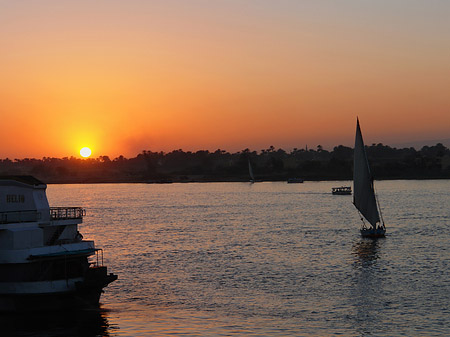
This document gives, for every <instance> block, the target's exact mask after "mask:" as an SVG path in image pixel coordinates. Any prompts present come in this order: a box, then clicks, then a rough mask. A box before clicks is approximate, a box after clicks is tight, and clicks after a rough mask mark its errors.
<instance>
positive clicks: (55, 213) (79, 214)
mask: <svg viewBox="0 0 450 337" xmlns="http://www.w3.org/2000/svg"><path fill="white" fill-rule="evenodd" d="M85 215H86V210H85V209H84V208H82V207H50V219H51V220H67V219H83V216H85Z"/></svg>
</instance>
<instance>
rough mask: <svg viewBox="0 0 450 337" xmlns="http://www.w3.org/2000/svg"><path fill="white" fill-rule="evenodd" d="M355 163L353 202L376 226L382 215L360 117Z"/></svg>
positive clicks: (357, 129) (356, 138) (357, 128)
mask: <svg viewBox="0 0 450 337" xmlns="http://www.w3.org/2000/svg"><path fill="white" fill-rule="evenodd" d="M353 165H354V167H353V203H354V204H355V206H356V208H357V209H358V210H359V211H360V212H361V214H362V215H363V216H364V217H365V218H366V220H367V221H368V222H369V223H370V224H371V225H372V227H373V228H375V226H376V223H377V222H379V221H380V215H379V213H378V208H377V201H376V199H375V192H374V189H373V177H372V174H371V173H370V168H369V162H368V160H367V155H366V150H365V148H364V141H363V138H362V134H361V129H360V127H359V120H358V119H357V120H356V137H355V150H354V159H353Z"/></svg>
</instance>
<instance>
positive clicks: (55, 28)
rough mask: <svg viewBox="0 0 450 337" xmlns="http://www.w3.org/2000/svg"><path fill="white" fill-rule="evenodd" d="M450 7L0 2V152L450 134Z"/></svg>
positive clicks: (110, 151) (100, 151) (387, 0)
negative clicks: (356, 134) (358, 131)
mask: <svg viewBox="0 0 450 337" xmlns="http://www.w3.org/2000/svg"><path fill="white" fill-rule="evenodd" d="M449 17H450V1H447V0H440V1H439V0H423V1H417V0H376V1H375V0H373V1H369V0H342V1H336V0H317V1H312V0H311V1H302V0H277V1H272V0H271V1H269V0H215V1H211V0H164V1H151V0H147V1H143V0H142V1H139V0H127V1H118V0H107V1H106V0H97V1H85V0H77V1H69V0H58V1H48V0H40V1H33V0H29V1H24V0H17V1H13V0H9V1H6V0H0V118H1V119H0V120H1V125H2V131H1V132H0V144H1V146H0V158H7V157H8V158H19V159H20V158H42V157H60V158H62V157H70V156H78V157H79V150H80V149H81V148H82V147H85V146H86V147H90V148H91V149H92V155H93V156H94V157H98V156H103V155H107V156H110V157H112V158H114V157H117V156H119V155H123V156H125V157H134V156H136V155H137V154H139V153H140V152H142V151H143V150H148V151H164V152H170V151H172V150H176V149H183V150H185V151H197V150H210V151H214V150H216V149H219V148H220V149H222V150H227V151H230V152H237V151H239V150H243V149H245V148H249V149H251V150H255V151H259V150H261V149H266V148H268V147H269V146H274V147H275V148H283V149H285V150H290V149H292V148H304V147H305V146H308V148H315V147H316V146H317V145H322V146H323V147H324V148H329V149H332V148H333V147H334V146H337V145H341V144H342V145H346V146H353V141H354V132H355V125H356V117H357V116H359V119H360V122H361V128H362V131H363V135H364V138H365V142H366V144H372V143H383V144H386V145H390V144H401V143H411V142H416V141H422V140H434V139H449V138H450V94H449V88H450V61H449V60H450V20H448V18H449Z"/></svg>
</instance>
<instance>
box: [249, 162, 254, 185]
mask: <svg viewBox="0 0 450 337" xmlns="http://www.w3.org/2000/svg"><path fill="white" fill-rule="evenodd" d="M248 173H249V174H250V182H251V183H254V182H255V176H254V175H253V170H252V164H250V159H249V160H248Z"/></svg>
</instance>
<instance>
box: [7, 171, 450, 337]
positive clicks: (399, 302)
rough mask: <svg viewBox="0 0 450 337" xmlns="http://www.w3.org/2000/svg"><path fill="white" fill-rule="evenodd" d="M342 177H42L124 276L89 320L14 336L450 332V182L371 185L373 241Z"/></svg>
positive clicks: (53, 197)
mask: <svg viewBox="0 0 450 337" xmlns="http://www.w3.org/2000/svg"><path fill="white" fill-rule="evenodd" d="M344 184H346V185H351V182H344ZM341 185H342V182H305V183H303V184H286V183H281V182H277V183H255V184H249V183H199V184H167V185H151V184H93V185H49V187H48V191H47V193H48V197H49V201H50V204H51V205H52V206H82V207H85V208H86V209H87V216H86V217H85V219H84V223H83V224H82V225H81V226H80V228H81V229H80V231H81V232H82V234H83V235H84V237H85V238H86V239H92V240H95V241H96V244H97V246H99V247H101V248H103V250H104V254H105V255H104V256H105V264H107V265H108V267H109V269H110V271H113V272H114V273H117V274H118V275H119V279H118V280H117V281H116V282H114V283H112V284H111V285H110V286H109V287H108V288H106V292H105V294H103V295H102V311H101V312H100V313H91V314H89V317H88V319H79V321H80V322H88V323H87V325H85V326H84V325H83V324H78V325H76V326H75V327H76V328H75V330H74V329H71V327H73V326H71V325H70V324H64V322H63V323H61V324H62V325H61V326H60V330H58V329H57V328H56V329H55V327H54V326H53V325H51V324H49V325H44V326H41V327H36V328H35V329H31V330H30V329H28V330H27V329H24V328H22V329H21V328H19V327H18V326H14V320H10V321H9V322H10V324H12V325H13V326H14V328H12V329H11V331H13V330H14V331H16V333H17V335H23V336H25V335H26V336H50V335H51V336H69V335H71V336H89V334H88V332H89V333H90V334H91V335H92V336H147V335H158V336H168V335H171V336H173V335H183V336H233V335H237V336H238V335H246V336H268V335H270V336H317V335H321V336H327V335H328V336H329V335H344V336H392V335H397V336H401V335H403V336H443V335H449V334H450V310H449V303H450V275H449V260H450V259H449V258H450V254H449V248H450V244H449V242H450V240H449V239H450V234H449V229H450V211H449V206H450V181H448V180H441V181H381V182H378V183H377V184H376V187H377V192H378V195H379V199H380V203H381V207H382V209H383V217H384V219H385V222H386V226H387V233H388V235H387V237H386V238H385V239H379V240H377V241H373V240H368V239H362V238H361V237H360V236H359V231H358V229H359V226H360V219H359V216H358V213H357V211H356V210H355V208H354V207H353V205H352V197H351V196H333V195H332V194H331V187H336V186H341ZM11 322H12V323H11ZM50 327H51V328H50ZM64 329H66V330H65V334H64V333H63V332H62V331H63V330H64ZM77 329H78V330H77ZM80 329H82V330H81V332H80ZM50 332H51V333H53V334H50Z"/></svg>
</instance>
